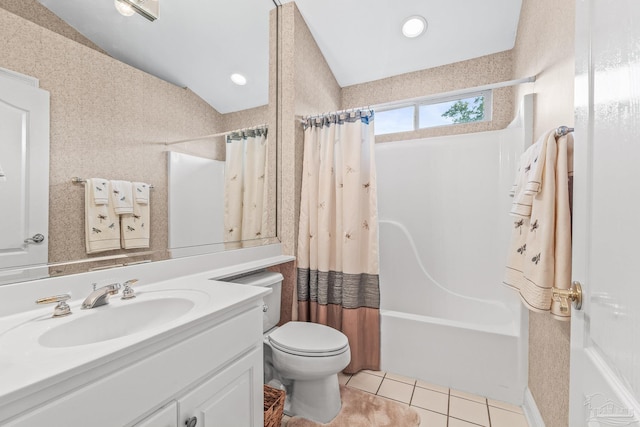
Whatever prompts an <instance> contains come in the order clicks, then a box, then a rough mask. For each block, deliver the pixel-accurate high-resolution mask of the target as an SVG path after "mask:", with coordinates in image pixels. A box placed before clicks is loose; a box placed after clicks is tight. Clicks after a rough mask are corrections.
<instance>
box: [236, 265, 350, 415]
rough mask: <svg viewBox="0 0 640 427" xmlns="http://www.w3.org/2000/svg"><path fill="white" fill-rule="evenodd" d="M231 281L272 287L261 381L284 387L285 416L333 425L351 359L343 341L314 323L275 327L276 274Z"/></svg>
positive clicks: (278, 286)
mask: <svg viewBox="0 0 640 427" xmlns="http://www.w3.org/2000/svg"><path fill="white" fill-rule="evenodd" d="M231 281H232V282H233V283H240V284H245V285H253V286H268V287H271V288H272V289H273V292H272V293H271V294H269V295H267V296H266V297H265V299H264V307H263V311H264V313H265V316H264V319H263V328H264V331H265V333H264V346H265V347H264V361H265V368H264V370H265V383H268V382H270V381H272V380H276V381H279V382H280V383H282V384H283V385H284V386H285V389H286V392H287V396H286V401H285V413H287V414H288V415H291V416H300V417H303V418H307V419H310V420H312V421H316V422H319V423H327V422H329V421H331V420H332V419H333V418H334V417H335V416H336V415H338V412H340V408H341V406H342V404H341V400H340V386H339V384H338V372H340V371H342V370H343V369H344V368H345V367H346V366H347V365H348V364H349V362H350V361H351V351H350V349H349V342H348V340H347V337H346V336H345V335H344V334H343V333H342V332H340V331H338V330H336V329H333V328H330V327H329V326H325V325H320V324H317V323H309V322H287V323H285V324H284V325H282V326H280V327H277V326H275V325H277V323H278V321H279V320H280V295H281V289H282V275H281V274H280V273H273V272H267V271H262V272H259V273H256V274H252V275H250V276H244V277H241V278H238V279H233V280H231Z"/></svg>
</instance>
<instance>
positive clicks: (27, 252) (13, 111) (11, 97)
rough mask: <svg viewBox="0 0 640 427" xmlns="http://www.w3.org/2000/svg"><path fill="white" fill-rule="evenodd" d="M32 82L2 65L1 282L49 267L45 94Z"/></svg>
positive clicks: (43, 272) (30, 275) (33, 274)
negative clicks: (37, 266)
mask: <svg viewBox="0 0 640 427" xmlns="http://www.w3.org/2000/svg"><path fill="white" fill-rule="evenodd" d="M33 81H34V80H33V79H30V78H28V77H26V76H21V75H16V74H14V73H12V72H8V71H5V70H2V69H0V169H1V171H2V172H1V173H0V175H2V177H0V284H2V283H3V282H14V281H16V280H23V279H30V278H36V277H42V276H44V275H46V270H47V269H46V267H42V266H43V265H45V266H46V263H47V260H48V243H47V239H48V236H47V233H48V221H49V92H47V91H45V90H42V89H39V88H37V87H35V86H34V83H33ZM29 83H31V84H29ZM34 265H39V266H40V267H39V268H26V267H28V266H34ZM7 269H9V270H7Z"/></svg>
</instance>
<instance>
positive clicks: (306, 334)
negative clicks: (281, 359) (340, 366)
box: [269, 322, 349, 356]
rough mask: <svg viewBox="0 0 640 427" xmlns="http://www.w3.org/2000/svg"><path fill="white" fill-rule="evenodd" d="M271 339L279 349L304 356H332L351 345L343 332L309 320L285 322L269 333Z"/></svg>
mask: <svg viewBox="0 0 640 427" xmlns="http://www.w3.org/2000/svg"><path fill="white" fill-rule="evenodd" d="M269 341H270V342H271V344H272V345H273V346H274V347H276V348H278V349H279V350H282V351H285V352H287V353H292V354H298V355H304V356H331V355H335V354H340V353H343V352H345V351H346V350H347V348H348V347H349V341H348V340H347V337H346V335H345V334H343V333H342V332H340V331H338V330H336V329H333V328H330V327H329V326H325V325H320V324H318V323H309V322H288V323H285V324H284V325H282V326H281V327H279V328H278V329H276V330H275V331H273V332H272V333H271V334H270V335H269Z"/></svg>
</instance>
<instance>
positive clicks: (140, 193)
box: [133, 182, 149, 205]
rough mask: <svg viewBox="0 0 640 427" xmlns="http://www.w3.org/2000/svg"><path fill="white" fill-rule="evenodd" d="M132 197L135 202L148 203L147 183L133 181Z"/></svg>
mask: <svg viewBox="0 0 640 427" xmlns="http://www.w3.org/2000/svg"><path fill="white" fill-rule="evenodd" d="M133 188H134V190H133V193H134V194H133V198H134V201H135V202H136V203H139V204H141V205H146V204H148V203H149V184H147V183H144V182H134V183H133Z"/></svg>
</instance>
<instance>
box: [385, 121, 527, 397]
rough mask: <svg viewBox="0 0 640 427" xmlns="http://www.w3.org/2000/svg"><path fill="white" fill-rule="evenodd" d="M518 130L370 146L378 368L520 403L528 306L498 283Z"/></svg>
mask: <svg viewBox="0 0 640 427" xmlns="http://www.w3.org/2000/svg"><path fill="white" fill-rule="evenodd" d="M523 148H524V136H523V132H522V129H521V128H517V127H515V128H513V127H512V128H508V129H504V130H501V131H492V132H482V133H477V134H466V135H457V136H449V137H438V138H429V139H422V140H414V141H404V142H390V143H385V144H378V146H376V166H377V175H378V207H379V226H380V293H381V299H380V300H381V307H380V308H381V309H380V313H381V345H382V356H381V357H382V359H381V369H382V370H385V371H389V372H394V373H398V374H401V375H405V376H409V377H413V378H418V379H421V380H424V381H427V382H431V383H434V384H438V385H443V386H447V387H451V388H454V389H458V390H462V391H467V392H471V393H475V394H479V395H482V396H486V397H488V398H491V399H497V400H501V401H505V402H509V403H513V404H517V405H521V404H522V403H523V396H524V391H525V387H526V384H527V343H528V336H527V331H528V324H527V322H528V314H527V312H526V310H525V309H523V307H522V305H521V304H520V302H519V299H518V297H517V295H516V294H515V293H514V292H513V291H512V290H510V289H508V288H507V287H505V286H504V285H502V283H501V282H502V273H503V271H504V270H503V269H504V261H505V259H506V250H507V245H508V240H509V233H510V229H511V223H512V221H511V220H510V218H509V216H508V211H509V204H510V198H509V197H508V191H509V188H510V186H511V183H512V182H513V178H514V173H515V168H516V161H517V159H518V158H519V155H520V153H522V150H523Z"/></svg>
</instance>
